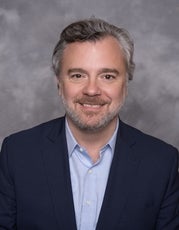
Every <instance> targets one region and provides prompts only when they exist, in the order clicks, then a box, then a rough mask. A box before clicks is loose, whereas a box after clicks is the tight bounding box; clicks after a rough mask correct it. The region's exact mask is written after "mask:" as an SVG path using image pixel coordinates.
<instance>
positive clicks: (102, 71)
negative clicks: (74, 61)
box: [68, 68, 120, 75]
mask: <svg viewBox="0 0 179 230" xmlns="http://www.w3.org/2000/svg"><path fill="white" fill-rule="evenodd" d="M75 72H78V73H84V74H87V73H88V71H86V70H84V69H82V68H71V69H69V70H68V74H71V73H75ZM102 73H114V74H116V75H119V74H120V73H119V71H118V70H117V69H113V68H102V69H100V70H99V71H98V74H102Z"/></svg>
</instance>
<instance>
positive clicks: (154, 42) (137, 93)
mask: <svg viewBox="0 0 179 230" xmlns="http://www.w3.org/2000/svg"><path fill="white" fill-rule="evenodd" d="M92 15H94V16H96V17H101V18H103V19H105V20H108V21H109V22H111V23H114V24H116V25H118V26H121V27H125V28H126V29H128V30H129V31H130V33H131V35H132V36H133V38H134V40H135V61H136V65H137V68H136V72H135V76H134V80H133V81H132V82H131V83H130V84H129V96H128V99H127V102H126V105H125V107H124V108H123V111H122V113H121V117H122V118H123V120H124V121H126V122H128V123H129V124H132V125H133V126H135V127H138V128H139V129H142V130H143V131H144V132H147V133H149V134H151V135H153V136H156V137H158V138H160V139H163V140H165V141H167V142H168V143H170V144H173V145H175V146H176V147H178V148H179V1H178V0H110V1H108V0H104V1H102V0H101V1H100V0H98V1H97V0H96V1H94V0H65V1H60V0H30V1H28V0H0V143H1V142H2V140H3V138H4V137H5V136H7V135H9V134H11V133H13V132H16V131H19V130H21V129H26V128H29V127H32V126H34V125H36V124H38V123H41V122H44V121H47V120H50V119H52V118H56V117H58V116H59V115H62V114H63V108H62V106H61V103H60V100H59V98H58V95H57V89H56V84H55V78H54V76H53V73H52V71H51V68H50V67H51V54H52V50H53V48H54V45H55V43H56V42H57V40H58V37H59V32H60V31H61V30H62V28H64V26H66V25H67V24H68V23H70V22H72V21H74V20H77V19H83V18H86V17H90V16H92Z"/></svg>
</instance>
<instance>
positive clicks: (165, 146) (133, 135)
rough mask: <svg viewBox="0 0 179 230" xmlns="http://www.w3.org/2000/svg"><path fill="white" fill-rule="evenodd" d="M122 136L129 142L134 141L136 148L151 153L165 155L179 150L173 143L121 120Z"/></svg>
mask: <svg viewBox="0 0 179 230" xmlns="http://www.w3.org/2000/svg"><path fill="white" fill-rule="evenodd" d="M120 127H121V130H120V131H121V132H122V134H121V136H122V138H124V140H126V141H128V143H133V144H134V146H135V148H136V149H137V150H138V151H141V150H142V151H143V150H145V151H143V152H146V153H148V154H150V155H158V156H159V155H160V153H161V155H162V156H164V155H165V154H167V155H168V153H170V154H171V153H172V152H173V153H174V155H176V153H177V152H178V150H177V149H176V148H175V147H174V146H172V145H171V144H169V143H167V142H165V141H163V140H161V139H159V138H157V137H154V136H152V135H150V134H147V133H145V132H143V131H141V130H139V129H137V128H135V127H133V126H130V125H128V124H126V123H124V122H122V121H121V126H120Z"/></svg>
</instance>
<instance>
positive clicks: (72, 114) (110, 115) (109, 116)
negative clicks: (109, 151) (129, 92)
mask: <svg viewBox="0 0 179 230" xmlns="http://www.w3.org/2000/svg"><path fill="white" fill-rule="evenodd" d="M61 99H62V103H63V106H64V108H65V112H66V116H67V117H68V118H69V119H70V120H71V121H72V123H73V124H74V125H75V126H76V127H77V128H78V129H80V130H82V131H86V132H90V133H94V132H97V131H101V130H103V129H104V128H106V127H107V126H108V125H109V124H110V123H111V122H112V121H113V120H115V119H116V118H117V117H118V116H119V111H120V109H121V107H122V106H123V104H124V102H125V96H123V98H122V100H121V103H120V104H119V105H118V106H116V107H115V108H114V109H113V110H112V111H108V112H106V113H104V114H101V116H100V117H99V118H98V119H96V122H93V123H90V120H91V119H93V118H94V117H95V116H98V114H97V113H95V112H86V113H85V116H86V117H88V121H89V122H88V121H84V120H83V118H82V116H83V115H81V114H80V112H76V111H75V110H74V109H73V108H71V107H70V106H69V105H68V103H67V101H66V100H65V98H64V97H63V95H61Z"/></svg>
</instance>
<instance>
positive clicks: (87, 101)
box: [74, 97, 110, 105]
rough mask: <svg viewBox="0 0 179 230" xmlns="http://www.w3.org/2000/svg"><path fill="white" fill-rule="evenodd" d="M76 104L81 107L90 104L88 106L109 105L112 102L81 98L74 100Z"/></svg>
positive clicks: (96, 98)
mask: <svg viewBox="0 0 179 230" xmlns="http://www.w3.org/2000/svg"><path fill="white" fill-rule="evenodd" d="M74 102H75V103H79V104H81V105H83V104H88V105H105V104H109V103H110V102H109V101H107V100H104V99H102V98H99V97H81V98H77V99H75V100H74Z"/></svg>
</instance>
